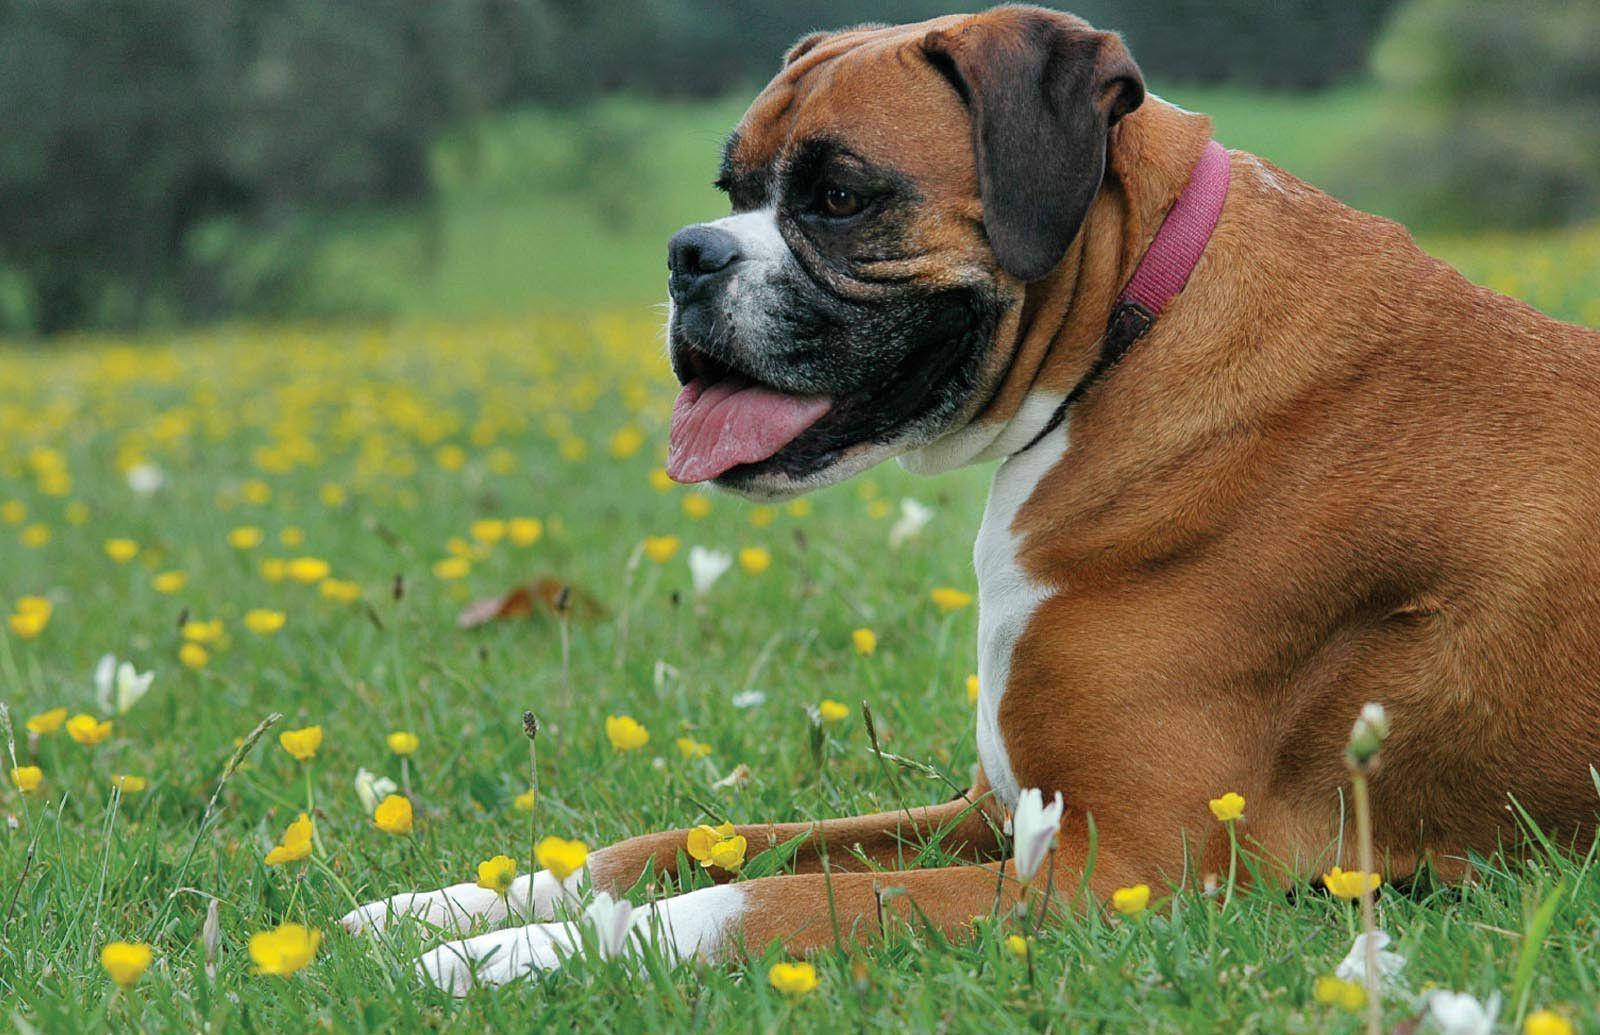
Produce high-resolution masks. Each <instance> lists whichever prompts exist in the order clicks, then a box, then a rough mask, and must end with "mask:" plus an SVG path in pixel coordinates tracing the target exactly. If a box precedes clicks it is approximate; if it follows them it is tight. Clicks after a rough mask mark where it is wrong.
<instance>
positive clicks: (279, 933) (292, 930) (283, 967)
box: [250, 924, 322, 977]
mask: <svg viewBox="0 0 1600 1035" xmlns="http://www.w3.org/2000/svg"><path fill="white" fill-rule="evenodd" d="M320 944H322V932H320V931H313V930H311V929H309V928H306V927H301V926H300V925H299V924H283V925H281V926H279V927H278V928H276V929H275V930H271V931H257V932H256V933H255V934H252V935H251V936H250V958H251V959H252V960H254V961H255V965H256V970H257V972H259V973H262V974H272V975H275V976H277V977H288V976H289V975H290V974H293V973H294V972H295V971H297V970H299V969H300V968H302V967H304V966H305V965H306V964H308V963H310V962H311V961H312V960H313V959H315V958H316V956H317V946H318V945H320Z"/></svg>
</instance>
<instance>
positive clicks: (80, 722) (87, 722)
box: [67, 712, 111, 747]
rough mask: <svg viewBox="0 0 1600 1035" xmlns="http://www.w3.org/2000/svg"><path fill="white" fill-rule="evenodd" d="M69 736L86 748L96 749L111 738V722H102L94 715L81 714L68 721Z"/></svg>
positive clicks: (107, 720) (108, 720)
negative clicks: (96, 746)
mask: <svg viewBox="0 0 1600 1035" xmlns="http://www.w3.org/2000/svg"><path fill="white" fill-rule="evenodd" d="M67 736H69V737H71V738H72V739H73V740H76V741H77V742H78V743H80V744H82V745H83V746H84V747H94V746H95V745H96V744H98V743H100V742H101V741H103V740H105V739H106V738H107V737H109V736H111V720H110V719H106V720H105V721H104V722H102V721H100V720H98V719H96V718H95V717H94V716H93V715H88V714H85V713H83V712H79V713H78V714H77V715H74V716H73V717H72V718H70V719H68V720H67Z"/></svg>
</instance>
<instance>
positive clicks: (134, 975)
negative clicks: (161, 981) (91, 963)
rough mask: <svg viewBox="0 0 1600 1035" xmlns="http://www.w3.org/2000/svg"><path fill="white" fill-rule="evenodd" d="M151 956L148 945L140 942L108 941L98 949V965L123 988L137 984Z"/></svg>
mask: <svg viewBox="0 0 1600 1035" xmlns="http://www.w3.org/2000/svg"><path fill="white" fill-rule="evenodd" d="M153 958H154V956H153V955H152V953H151V952H150V946H148V945H145V944H143V943H141V942H109V943H107V945H106V947H105V948H103V949H101V950H100V965H101V966H102V967H104V968H106V973H107V974H110V975H111V980H113V981H115V982H116V983H117V984H119V985H121V986H122V987H123V988H131V987H132V986H134V985H136V984H138V983H139V979H140V978H142V977H144V972H145V971H146V970H149V969H150V961H151V960H152V959H153Z"/></svg>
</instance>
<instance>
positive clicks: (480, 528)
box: [467, 518, 506, 546]
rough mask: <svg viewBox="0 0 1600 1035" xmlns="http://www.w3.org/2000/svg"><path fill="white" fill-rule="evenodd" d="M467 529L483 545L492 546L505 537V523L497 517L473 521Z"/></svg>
mask: <svg viewBox="0 0 1600 1035" xmlns="http://www.w3.org/2000/svg"><path fill="white" fill-rule="evenodd" d="M467 531H468V533H469V534H470V535H471V536H472V538H474V539H476V540H477V541H478V542H480V543H482V544H483V545H484V546H494V545H495V544H496V543H498V542H500V540H502V539H504V538H505V537H506V523H505V522H504V521H502V520H500V519H499V518H484V519H482V520H480V521H474V522H473V523H472V525H471V526H470V527H469V528H468V529H467Z"/></svg>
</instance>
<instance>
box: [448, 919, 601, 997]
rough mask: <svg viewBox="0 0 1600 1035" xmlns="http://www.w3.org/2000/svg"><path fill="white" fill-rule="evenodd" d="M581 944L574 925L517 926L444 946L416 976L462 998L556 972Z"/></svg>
mask: <svg viewBox="0 0 1600 1035" xmlns="http://www.w3.org/2000/svg"><path fill="white" fill-rule="evenodd" d="M579 940H580V939H579V936H578V931H577V928H576V926H575V925H573V924H569V923H561V924H529V925H528V926H527V927H513V928H511V929H509V930H505V931H495V932H493V933H491V934H480V935H478V937H476V938H467V939H464V940H462V941H455V942H445V943H444V944H443V945H441V946H439V947H438V948H436V949H431V950H429V951H428V952H426V953H424V954H423V956H422V958H421V959H420V960H418V961H417V974H418V975H419V976H420V977H421V978H422V979H423V980H425V981H427V982H429V983H430V984H433V985H435V986H437V987H438V988H441V989H443V990H444V991H446V992H449V993H450V994H451V995H454V996H464V995H466V994H467V993H468V992H469V991H471V990H472V989H473V988H474V987H477V986H482V987H485V988H493V987H497V986H499V985H505V984H510V983H511V982H513V981H516V980H518V979H520V978H524V977H527V976H528V975H529V974H534V973H538V972H540V971H545V970H554V969H555V968H557V967H559V966H560V965H561V959H562V957H563V956H566V955H570V954H571V953H572V951H573V948H574V946H576V945H577V944H578V942H579Z"/></svg>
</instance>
